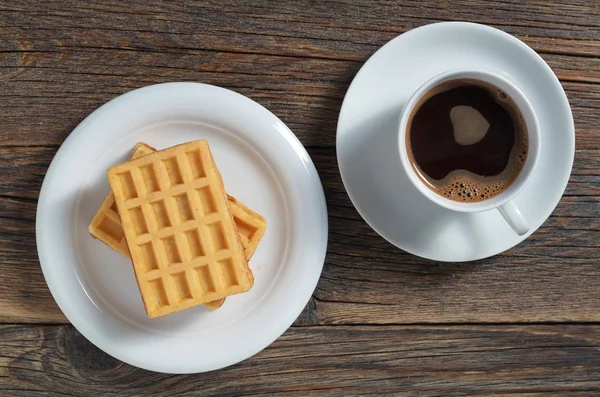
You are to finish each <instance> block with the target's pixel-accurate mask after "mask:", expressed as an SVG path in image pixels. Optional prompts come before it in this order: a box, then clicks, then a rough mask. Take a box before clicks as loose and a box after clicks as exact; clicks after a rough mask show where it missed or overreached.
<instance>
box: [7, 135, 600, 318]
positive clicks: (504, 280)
mask: <svg viewBox="0 0 600 397" xmlns="http://www.w3.org/2000/svg"><path fill="white" fill-rule="evenodd" d="M55 150H56V148H55V147H50V148H48V147H45V146H39V147H38V146H36V147H19V148H18V150H15V148H10V149H7V150H6V151H4V152H3V151H2V149H0V154H2V155H1V156H0V170H1V171H2V173H1V175H0V219H2V224H1V225H0V227H1V228H2V229H1V230H2V233H0V263H2V267H3V272H4V275H5V276H4V277H3V279H2V280H3V282H6V283H9V284H7V285H11V286H12V287H11V288H10V289H8V288H7V291H6V293H4V294H2V295H0V308H1V309H2V310H0V321H4V322H45V323H47V322H57V323H61V322H65V321H66V320H65V318H64V317H63V315H62V314H61V313H60V311H59V310H58V309H57V308H56V305H55V303H54V301H53V300H52V297H51V296H50V294H49V293H48V290H47V287H46V285H45V282H44V280H43V277H42V276H41V272H40V270H39V264H38V260H37V254H36V247H35V228H34V226H35V223H34V222H35V206H36V197H37V195H38V190H37V189H39V186H40V185H41V182H42V179H43V175H44V170H45V169H46V167H47V165H48V162H49V161H50V159H51V158H52V155H53V153H54V152H55ZM309 152H310V154H311V156H312V158H313V160H314V161H315V164H316V166H317V169H318V171H319V174H320V176H321V179H322V181H323V185H324V188H325V194H326V197H327V204H328V210H329V217H330V238H329V248H328V255H327V259H326V263H325V267H324V270H323V274H322V277H321V280H320V282H319V284H318V286H317V290H316V292H315V295H314V296H315V298H316V303H315V309H314V313H315V315H314V316H313V319H314V322H313V324H380V323H384V324H406V323H441V322H443V323H452V322H458V323H465V322H500V323H507V322H540V321H543V322H559V321H577V322H582V321H600V289H598V288H597V286H598V285H600V268H599V267H598V266H597V264H598V260H599V259H600V249H599V248H600V220H599V219H598V217H597V214H598V213H599V212H600V197H599V192H600V173H599V172H598V171H597V170H598V169H600V151H598V150H580V151H578V152H577V156H576V162H575V168H574V170H573V175H572V177H571V183H570V184H569V186H568V188H567V191H566V194H565V197H563V199H562V200H561V202H560V204H559V206H558V208H557V209H556V211H555V212H554V214H553V215H552V216H551V217H550V219H549V220H548V221H547V222H546V223H545V224H544V226H543V227H542V228H541V229H540V230H538V231H537V232H536V233H534V234H533V235H532V236H531V237H530V238H529V239H527V240H526V241H525V242H524V243H522V244H520V245H519V246H517V247H515V248H513V249H511V250H509V251H508V252H506V253H504V254H502V255H499V256H496V257H493V258H489V259H486V260H482V261H477V262H473V263H469V264H439V263H435V262H431V261H427V260H423V259H420V258H417V257H415V256H412V255H409V254H406V253H403V252H402V251H399V250H397V249H396V248H394V247H393V246H392V245H390V244H389V243H387V242H386V241H385V240H383V239H382V238H381V237H379V236H378V235H377V234H376V233H375V232H374V231H373V230H371V229H370V228H369V227H368V225H367V224H366V223H365V222H364V221H363V220H362V218H360V216H359V215H358V213H357V212H356V210H355V209H354V208H353V206H352V204H351V203H350V201H349V199H348V197H347V195H346V193H345V190H344V188H343V184H342V182H341V179H340V176H339V173H338V169H337V163H336V159H335V152H334V150H333V149H327V148H310V149H309Z"/></svg>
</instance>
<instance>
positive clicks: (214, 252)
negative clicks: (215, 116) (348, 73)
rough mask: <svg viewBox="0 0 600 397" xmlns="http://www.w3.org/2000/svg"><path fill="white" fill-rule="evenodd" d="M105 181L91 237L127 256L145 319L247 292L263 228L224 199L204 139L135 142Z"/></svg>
mask: <svg viewBox="0 0 600 397" xmlns="http://www.w3.org/2000/svg"><path fill="white" fill-rule="evenodd" d="M108 181H109V183H110V187H111V189H112V192H111V193H109V194H108V196H107V197H106V198H105V199H104V201H103V202H102V205H101V206H100V209H99V210H98V212H97V213H96V215H95V216H94V218H93V219H92V222H91V223H90V226H89V232H90V234H91V235H92V236H93V237H95V238H97V239H99V240H100V241H102V242H104V243H105V244H106V245H108V246H109V247H111V248H112V249H114V250H115V251H117V252H119V253H121V254H123V255H124V256H126V257H129V258H131V260H132V262H133V268H134V272H135V277H136V279H137V284H138V288H139V290H140V294H141V297H142V301H143V302H144V307H145V308H146V312H147V313H148V316H149V317H151V318H154V317H160V316H164V315H166V314H170V313H174V312H176V311H179V310H182V309H186V308H188V307H192V306H196V305H199V304H204V305H205V306H207V307H208V308H210V309H213V310H214V309H217V308H219V307H220V306H221V305H222V304H223V301H224V300H225V298H226V297H227V296H229V295H234V294H239V293H242V292H246V291H248V290H249V289H250V288H252V285H253V284H254V277H253V275H252V271H251V270H250V267H249V266H248V260H250V258H251V257H252V254H254V251H255V250H256V248H257V246H258V243H259V242H260V240H261V238H262V237H263V235H264V233H265V230H266V226H267V223H266V220H265V219H264V218H263V217H262V216H260V215H259V214H257V213H256V212H254V211H252V210H250V209H249V208H247V207H246V206H245V205H243V204H242V203H240V202H239V201H237V200H236V199H235V198H233V197H231V196H229V195H227V194H226V192H225V189H224V187H223V181H222V179H221V175H220V173H219V170H218V169H217V167H216V164H215V161H214V159H213V157H212V154H211V152H210V148H209V146H208V143H207V142H206V141H204V140H200V141H193V142H188V143H185V144H182V145H178V146H173V147H171V148H168V149H165V150H161V151H156V149H153V148H152V147H150V146H148V145H146V144H144V143H138V144H137V145H136V147H135V148H134V150H133V152H132V154H131V157H130V159H129V161H128V162H126V163H123V164H119V165H117V166H114V167H112V168H110V169H109V170H108Z"/></svg>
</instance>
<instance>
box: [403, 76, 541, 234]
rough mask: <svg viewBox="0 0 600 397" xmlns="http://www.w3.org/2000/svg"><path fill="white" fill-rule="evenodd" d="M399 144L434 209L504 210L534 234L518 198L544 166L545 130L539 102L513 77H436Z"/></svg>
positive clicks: (411, 105)
mask: <svg viewBox="0 0 600 397" xmlns="http://www.w3.org/2000/svg"><path fill="white" fill-rule="evenodd" d="M494 103H496V105H497V106H495V105H494ZM502 109H504V111H503V110H502ZM436 112H437V113H436ZM446 113H448V114H446ZM507 117H510V119H509V118H507ZM509 120H510V122H509ZM511 126H512V127H511ZM449 129H450V130H451V133H453V134H454V135H453V137H454V139H450V138H449V137H448V133H449V132H448V131H447V130H449ZM459 129H460V131H459ZM398 145H399V151H400V159H401V163H402V167H403V169H404V171H405V172H406V174H407V175H408V178H409V180H410V181H411V182H412V183H413V185H414V186H415V187H416V189H417V190H418V191H420V192H421V193H422V194H423V196H425V197H426V198H427V199H429V200H430V201H431V202H433V203H434V204H436V205H438V206H441V207H444V208H446V209H449V210H452V211H456V212H481V211H490V210H498V211H499V212H500V214H501V215H502V216H503V218H504V219H505V220H506V222H508V224H509V225H510V227H511V228H512V229H513V230H514V231H515V232H516V233H517V234H518V235H524V234H526V233H527V232H528V231H529V230H530V226H529V224H528V222H527V219H526V217H525V216H524V215H523V214H522V213H521V211H519V208H518V206H517V205H516V204H515V201H514V199H515V197H517V195H518V194H519V193H520V192H521V190H523V188H524V187H525V185H526V184H527V182H528V181H529V179H530V178H531V175H532V173H533V170H534V168H535V165H536V163H537V161H538V158H539V150H540V130H539V125H538V121H537V118H536V115H535V111H534V109H533V107H532V106H531V103H530V102H529V100H528V99H527V97H526V96H525V95H524V94H523V92H521V90H520V89H519V88H518V87H517V86H516V85H515V84H513V83H512V82H510V81H509V80H508V79H507V78H505V77H503V76H501V75H499V74H497V73H492V72H488V71H481V70H467V69H460V70H452V71H448V72H445V73H442V74H439V75H437V76H435V77H433V78H432V79H430V80H428V81H427V82H426V83H424V84H423V85H422V86H421V87H419V88H418V89H417V90H416V91H415V92H414V94H413V95H412V96H411V97H410V98H409V100H408V102H407V103H406V104H405V105H404V107H403V109H402V111H401V114H400V121H399V127H398ZM504 165H505V166H504Z"/></svg>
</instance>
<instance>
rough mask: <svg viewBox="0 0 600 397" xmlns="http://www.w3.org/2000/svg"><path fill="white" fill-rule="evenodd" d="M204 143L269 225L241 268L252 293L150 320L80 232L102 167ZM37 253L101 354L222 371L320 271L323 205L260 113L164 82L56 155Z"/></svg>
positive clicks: (289, 139) (121, 275)
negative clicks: (146, 151) (145, 148)
mask: <svg viewBox="0 0 600 397" xmlns="http://www.w3.org/2000/svg"><path fill="white" fill-rule="evenodd" d="M196 139H207V140H208V141H209V143H210V146H211V149H212V152H213V155H214V157H215V160H216V162H217V166H218V167H219V169H220V171H221V174H222V176H223V180H224V182H225V188H226V190H227V192H228V193H230V194H232V195H233V196H235V197H236V198H238V199H239V200H240V201H242V202H243V203H245V204H247V205H248V206H249V207H250V208H252V209H254V210H256V211H257V212H259V213H260V214H262V215H263V216H265V218H267V220H268V229H267V232H266V234H265V236H264V238H263V240H262V241H261V243H260V245H259V247H258V250H257V251H256V253H255V255H254V257H253V258H252V260H251V261H250V266H251V268H252V270H253V272H254V276H255V284H254V287H253V288H252V289H251V290H250V292H247V293H245V294H240V295H236V296H232V297H230V298H227V300H226V302H225V304H224V305H223V306H222V307H221V308H220V309H219V310H216V311H214V312H211V311H210V310H208V309H206V308H204V307H203V306H199V307H195V308H191V309H188V310H184V311H182V312H179V313H175V314H172V315H168V316H165V317H162V318H158V319H149V318H148V317H147V316H146V314H145V311H144V307H143V304H142V301H141V298H140V297H139V293H138V290H137V285H136V282H135V278H134V275H133V270H132V266H131V263H130V262H129V261H128V260H127V259H125V258H124V257H122V256H121V255H119V254H117V253H115V252H113V251H112V250H111V249H109V248H108V247H106V246H105V245H104V244H102V243H101V242H99V241H97V240H94V239H93V238H92V237H91V236H90V235H89V234H88V233H87V226H88V224H89V222H90V220H91V219H92V217H93V216H94V213H95V212H96V210H97V209H98V207H99V205H100V203H101V201H102V199H103V198H104V196H105V195H106V194H107V193H108V191H109V187H108V182H107V179H106V169H107V168H108V167H110V166H112V165H114V164H118V163H120V162H123V161H125V160H126V159H127V157H128V155H129V153H130V152H131V149H132V148H133V146H134V145H135V144H136V143H137V142H139V141H142V142H146V143H148V144H150V145H152V146H154V147H156V148H165V147H169V146H172V145H175V144H178V143H182V142H187V141H192V140H196ZM36 229H37V230H36V237H37V246H38V254H39V258H40V263H41V265H42V270H43V272H44V277H45V278H46V282H47V283H48V286H49V288H50V291H51V292H52V295H53V296H54V299H55V300H56V302H57V303H58V305H59V306H60V308H61V309H62V311H63V313H64V314H65V315H66V316H67V318H68V319H69V321H71V323H73V325H74V326H75V327H76V328H77V329H78V330H79V331H80V332H81V333H82V334H83V335H84V336H85V337H86V338H88V339H89V340H90V341H91V342H92V343H94V344H95V345H96V346H98V347H99V348H101V349H102V350H104V351H105V352H107V353H108V354H110V355H112V356H114V357H116V358H118V359H120V360H122V361H125V362H127V363H129V364H132V365H135V366H137V367H141V368H145V369H149V370H153V371H159V372H168V373H192V372H204V371H210V370H215V369H218V368H223V367H226V366H229V365H232V364H235V363H237V362H239V361H242V360H244V359H246V358H248V357H250V356H252V355H253V354H255V353H257V352H259V351H260V350H262V349H264V348H265V347H266V346H268V345H269V344H270V343H271V342H273V341H274V340H275V339H277V338H278V337H279V336H280V335H281V334H282V333H283V332H284V331H285V330H286V329H287V328H288V327H289V326H290V325H291V324H292V323H293V321H294V320H295V319H296V317H297V316H298V314H299V313H300V312H301V311H302V309H303V308H304V306H305V305H306V303H307V302H308V300H309V299H310V296H311V294H312V292H313V291H314V289H315V287H316V284H317V280H318V279H319V276H320V274H321V270H322V267H323V261H324V258H325V251H326V245H327V210H326V207H325V198H324V194H323V188H322V186H321V182H320V180H319V177H318V175H317V172H316V170H315V167H314V165H313V163H312V161H311V160H310V157H309V156H308V154H307V153H306V151H305V150H304V148H303V146H302V144H301V143H300V142H299V141H298V139H297V138H296V137H295V136H294V134H293V133H292V132H291V131H290V130H289V129H288V128H287V127H286V126H285V125H284V124H283V122H281V120H279V119H278V118H277V117H276V116H274V115H273V114H272V113H271V112H269V111H268V110H266V109H265V108H263V107H262V106H260V105H259V104H257V103H256V102H254V101H252V100H250V99H248V98H246V97H244V96H242V95H239V94H236V93H234V92H232V91H229V90H226V89H223V88H218V87H214V86H210V85H204V84H196V83H169V84H160V85H155V86H150V87H145V88H141V89H138V90H135V91H132V92H130V93H127V94H125V95H122V96H120V97H118V98H116V99H114V100H112V101H110V102H108V103H107V104H105V105H104V106H102V107H100V108H99V109H98V110H96V111H95V112H93V113H92V114H91V115H90V116H89V117H88V118H86V119H85V120H84V121H83V122H82V123H81V124H80V125H79V126H78V127H77V128H76V129H75V130H74V131H73V132H72V133H71V135H70V136H69V137H68V139H67V140H66V141H65V142H64V143H63V145H62V146H61V148H60V150H59V151H58V152H57V153H56V156H55V157H54V160H53V161H52V164H51V165H50V168H49V169H48V172H47V174H46V177H45V179H44V183H43V185H42V190H41V193H40V198H39V203H38V212H37V220H36Z"/></svg>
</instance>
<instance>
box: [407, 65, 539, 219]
mask: <svg viewBox="0 0 600 397" xmlns="http://www.w3.org/2000/svg"><path fill="white" fill-rule="evenodd" d="M461 78H469V79H474V80H480V81H483V82H487V83H489V84H493V85H496V86H497V87H499V88H501V89H503V90H505V91H507V93H508V94H509V96H510V97H511V98H512V99H513V101H515V103H517V106H518V107H519V110H520V111H521V114H522V115H523V118H524V119H525V122H526V125H527V133H528V135H529V148H528V154H527V159H526V160H525V165H524V167H523V169H522V170H521V172H520V173H519V175H518V176H517V178H516V179H515V180H514V181H513V182H512V183H511V184H510V185H509V186H508V188H507V189H506V190H505V191H504V192H502V193H500V194H499V195H497V196H495V197H492V198H490V199H487V200H483V201H478V202H473V203H468V202H458V201H454V200H450V199H448V198H445V197H443V196H440V195H439V194H437V193H435V192H434V191H433V190H431V189H430V188H429V187H427V186H426V185H425V183H424V182H423V181H421V179H420V178H419V176H418V175H417V174H416V172H415V170H414V169H413V166H412V165H411V164H410V160H409V158H408V148H407V147H406V133H407V127H408V122H409V118H410V116H411V114H412V112H413V110H414V107H415V106H416V104H417V103H418V102H419V101H420V99H421V98H422V97H423V95H424V94H426V93H427V92H428V91H429V90H431V89H432V88H434V87H435V86H437V85H439V84H441V83H444V82H446V81H450V80H455V79H461ZM398 149H399V154H400V159H401V163H402V168H403V169H404V171H405V172H406V174H407V176H408V179H409V180H410V181H411V183H412V184H413V185H414V186H415V187H416V188H417V190H419V191H420V192H421V193H422V194H423V195H424V196H425V197H427V198H428V199H429V200H430V201H432V202H434V203H435V204H437V205H439V206H442V207H444V208H447V209H450V210H453V211H458V212H481V211H487V210H491V209H494V208H498V207H500V206H502V205H504V204H506V203H507V202H509V201H511V200H513V199H514V198H515V197H516V196H517V195H518V194H519V193H520V192H521V190H523V188H524V187H525V185H526V183H527V182H528V180H529V179H530V177H531V175H532V173H533V169H534V167H535V164H536V163H537V161H538V158H539V152H540V129H539V123H538V120H537V117H536V114H535V110H534V109H533V106H532V105H531V103H530V102H529V100H528V99H527V97H526V96H525V94H524V93H523V92H522V91H521V90H520V89H519V88H518V87H517V86H516V85H515V84H514V83H512V82H511V81H510V80H508V79H506V78H505V77H503V76H501V75H499V74H497V73H494V72H488V71H483V70H479V69H453V70H449V71H446V72H443V73H440V74H438V75H436V76H434V77H432V78H431V79H429V80H427V81H426V82H425V83H423V84H422V85H421V86H420V87H419V88H418V89H417V90H416V91H415V92H414V93H413V94H412V95H411V96H410V98H409V99H408V101H407V102H406V104H405V105H404V107H403V108H402V111H401V112H400V118H399V124H398Z"/></svg>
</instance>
